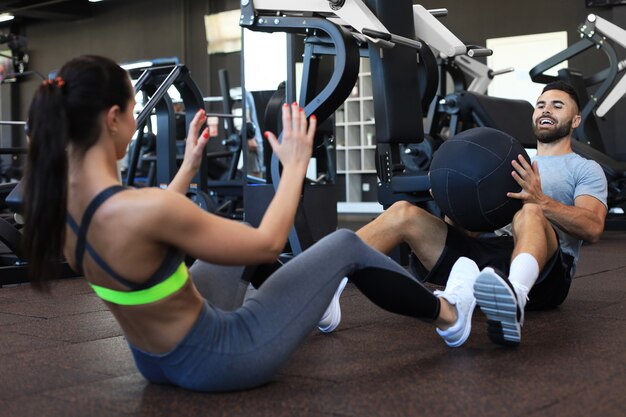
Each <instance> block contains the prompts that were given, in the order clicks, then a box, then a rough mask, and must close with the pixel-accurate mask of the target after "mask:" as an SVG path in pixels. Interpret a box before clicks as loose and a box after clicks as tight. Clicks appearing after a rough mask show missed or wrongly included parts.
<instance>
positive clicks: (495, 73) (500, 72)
mask: <svg viewBox="0 0 626 417" xmlns="http://www.w3.org/2000/svg"><path fill="white" fill-rule="evenodd" d="M513 71H515V68H513V67H508V68H502V69H499V70H497V71H492V70H489V78H493V77H495V76H496V75H502V74H506V73H508V72H513Z"/></svg>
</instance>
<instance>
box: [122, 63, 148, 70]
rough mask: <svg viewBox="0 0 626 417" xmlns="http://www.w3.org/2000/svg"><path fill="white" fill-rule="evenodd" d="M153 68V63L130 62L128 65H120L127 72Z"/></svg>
mask: <svg viewBox="0 0 626 417" xmlns="http://www.w3.org/2000/svg"><path fill="white" fill-rule="evenodd" d="M151 66H152V62H151V61H141V62H129V63H127V64H122V65H120V67H122V68H124V69H125V70H126V71H130V70H134V69H139V68H147V67H151Z"/></svg>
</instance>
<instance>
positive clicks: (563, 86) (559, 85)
mask: <svg viewBox="0 0 626 417" xmlns="http://www.w3.org/2000/svg"><path fill="white" fill-rule="evenodd" d="M549 90H560V91H563V92H564V93H567V95H569V96H570V97H571V98H572V100H574V102H575V103H576V107H578V113H580V100H578V94H576V90H574V87H572V86H571V84H568V83H566V82H565V81H561V80H559V81H553V82H551V83H548V84H547V85H546V86H545V87H543V90H542V91H541V94H543V93H545V92H546V91H549Z"/></svg>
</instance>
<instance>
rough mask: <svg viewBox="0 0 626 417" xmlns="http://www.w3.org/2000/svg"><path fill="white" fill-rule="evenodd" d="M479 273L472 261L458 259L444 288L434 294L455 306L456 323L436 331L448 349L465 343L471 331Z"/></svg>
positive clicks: (463, 258) (462, 258)
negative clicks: (475, 286)
mask: <svg viewBox="0 0 626 417" xmlns="http://www.w3.org/2000/svg"><path fill="white" fill-rule="evenodd" d="M479 273H480V270H479V269H478V266H477V265H476V263H475V262H474V261H472V260H471V259H469V258H465V257H460V258H459V259H458V260H457V261H456V262H455V264H454V265H453V266H452V270H451V271H450V276H449V277H448V282H447V284H446V288H445V289H444V290H443V291H439V290H437V291H435V292H434V294H435V295H436V296H438V297H443V298H445V299H446V300H447V301H448V302H449V303H450V304H453V305H455V306H456V311H457V321H456V323H454V324H453V325H452V326H451V327H449V328H447V329H446V330H441V329H439V328H438V329H436V330H437V334H438V335H439V336H441V337H442V338H443V340H444V342H446V344H447V345H448V346H450V347H459V346H461V345H462V344H463V343H465V341H466V340H467V338H468V337H469V335H470V332H471V330H472V313H473V312H474V308H475V307H476V298H474V281H475V280H476V277H477V276H478V274H479Z"/></svg>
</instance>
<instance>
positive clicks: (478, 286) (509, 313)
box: [474, 268, 524, 346]
mask: <svg viewBox="0 0 626 417" xmlns="http://www.w3.org/2000/svg"><path fill="white" fill-rule="evenodd" d="M474 295H475V296H476V300H477V302H478V305H479V306H480V309H481V310H482V311H483V313H485V315H486V316H487V324H488V328H487V335H488V336H489V339H491V341H492V342H494V343H497V344H499V345H505V346H517V345H519V344H520V341H521V340H522V325H523V324H524V308H523V307H521V308H520V302H519V299H518V298H519V296H518V295H517V291H516V290H515V288H514V287H513V285H512V284H511V282H510V281H509V280H508V279H507V278H506V277H504V276H502V275H501V274H500V273H499V272H496V271H495V270H494V269H493V268H485V269H483V270H482V272H481V273H480V274H479V275H478V277H477V278H476V283H475V284H474Z"/></svg>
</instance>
